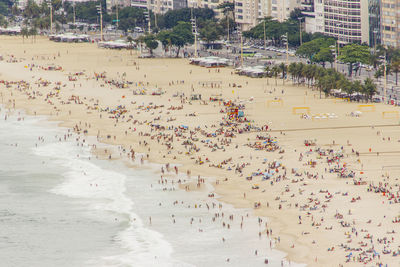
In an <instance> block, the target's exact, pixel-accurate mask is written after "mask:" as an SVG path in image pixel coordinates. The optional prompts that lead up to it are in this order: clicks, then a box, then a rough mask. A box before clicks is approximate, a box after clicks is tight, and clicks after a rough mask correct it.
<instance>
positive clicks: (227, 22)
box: [226, 16, 229, 44]
mask: <svg viewBox="0 0 400 267" xmlns="http://www.w3.org/2000/svg"><path fill="white" fill-rule="evenodd" d="M226 24H228V25H227V26H228V44H229V17H228V16H226Z"/></svg>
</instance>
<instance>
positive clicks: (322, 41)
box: [296, 37, 335, 61]
mask: <svg viewBox="0 0 400 267" xmlns="http://www.w3.org/2000/svg"><path fill="white" fill-rule="evenodd" d="M331 45H335V39H333V38H325V37H322V38H317V39H314V40H312V41H310V42H306V43H303V44H302V45H301V46H300V47H299V48H298V49H297V51H296V54H297V55H299V56H303V57H306V58H308V59H309V60H310V61H311V60H312V59H313V57H314V56H315V55H316V54H318V53H319V52H320V51H321V49H323V48H327V49H330V46H331ZM323 53H326V51H324V52H323ZM331 54H332V53H331Z"/></svg>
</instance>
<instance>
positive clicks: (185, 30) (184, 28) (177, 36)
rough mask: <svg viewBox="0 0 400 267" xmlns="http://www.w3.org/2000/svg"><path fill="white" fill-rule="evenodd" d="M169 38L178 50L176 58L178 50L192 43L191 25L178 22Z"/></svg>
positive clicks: (177, 54) (177, 53)
mask: <svg viewBox="0 0 400 267" xmlns="http://www.w3.org/2000/svg"><path fill="white" fill-rule="evenodd" d="M170 38H171V44H172V45H174V46H176V47H177V48H178V49H177V52H176V57H178V56H179V51H180V49H181V48H182V47H184V46H185V45H187V44H192V43H193V41H194V37H193V33H192V25H191V24H190V23H188V22H183V21H180V22H178V25H176V26H175V27H174V28H173V29H172V32H171V35H170Z"/></svg>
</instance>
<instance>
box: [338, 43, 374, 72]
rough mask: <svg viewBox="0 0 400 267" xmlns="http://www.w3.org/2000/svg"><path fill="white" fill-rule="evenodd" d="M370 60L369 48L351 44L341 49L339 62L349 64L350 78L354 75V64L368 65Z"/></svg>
mask: <svg viewBox="0 0 400 267" xmlns="http://www.w3.org/2000/svg"><path fill="white" fill-rule="evenodd" d="M369 59H370V51H369V47H368V46H365V45H359V44H349V45H346V46H344V47H343V48H341V49H340V55H339V60H340V61H342V62H344V63H348V64H349V76H351V75H352V73H353V64H354V63H363V64H367V63H368V62H369Z"/></svg>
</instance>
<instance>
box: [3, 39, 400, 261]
mask: <svg viewBox="0 0 400 267" xmlns="http://www.w3.org/2000/svg"><path fill="white" fill-rule="evenodd" d="M44 43H46V42H44ZM66 47H67V49H68V46H66ZM95 49H97V48H95ZM97 52H98V53H100V54H101V53H103V52H104V50H103V52H102V51H97ZM135 60H138V62H139V61H140V62H145V61H146V60H143V59H142V60H139V59H135ZM182 61H183V60H182ZM156 62H158V61H156ZM168 62H169V61H168ZM146 63H149V62H146ZM10 64H12V63H10ZM168 64H172V63H168ZM190 68H192V67H191V66H190ZM195 68H199V69H197V70H196V72H198V73H204V75H207V74H206V73H207V72H206V71H205V70H206V69H202V70H201V69H200V67H195ZM195 68H193V69H195ZM223 72H226V73H228V72H229V70H223ZM208 73H210V71H209V72H208ZM28 75H29V73H28ZM39 75H40V73H39ZM49 75H51V73H50V74H49ZM35 76H36V74H35ZM3 78H4V77H3V76H2V77H1V78H0V79H3ZM55 78H57V77H55ZM236 78H237V79H239V81H241V82H242V83H243V84H244V83H246V82H250V79H248V78H244V79H243V78H240V77H236ZM88 81H89V80H87V82H88ZM271 83H272V81H271ZM155 84H157V82H156V83H155ZM287 86H290V85H287ZM272 87H273V86H271V88H272ZM276 87H278V88H282V86H276ZM292 87H295V86H292ZM283 88H285V87H283ZM112 90H117V91H118V89H112ZM186 90H187V91H190V89H189V90H188V89H186ZM237 90H239V89H237ZM285 90H286V88H285ZM302 90H304V91H306V90H307V89H305V88H302ZM232 91H234V90H232ZM264 91H265V90H264ZM278 91H279V90H278ZM171 93H173V92H170V94H171ZM225 94H226V92H225ZM232 94H233V95H234V96H235V93H234V92H233V93H232ZM84 95H85V94H84ZM92 96H93V95H92ZM285 97H286V96H285ZM12 98H15V99H16V100H17V101H16V107H17V108H18V107H20V106H19V105H23V106H24V108H28V109H29V106H26V104H27V103H28V102H27V101H23V96H22V97H21V98H18V99H17V98H16V97H15V95H13V96H12ZM64 98H65V96H64ZM304 99H306V97H304ZM20 101H21V103H22V104H20ZM327 101H330V100H325V102H323V104H322V106H323V105H326V102H327ZM85 102H88V101H85ZM135 102H136V101H135ZM300 102H301V101H300ZM305 102H306V100H305ZM307 102H309V103H310V104H312V105H314V106H316V107H317V108H318V105H320V104H319V103H318V101H316V100H315V99H314V101H313V99H311V100H309V99H307ZM114 103H115V101H114ZM167 103H168V102H167ZM301 104H303V103H300V105H301ZM208 105H210V103H209V104H208ZM251 105H253V107H252V108H250V109H254V110H256V109H257V108H258V110H259V109H260V107H257V103H254V104H251V103H250V104H249V106H251ZM303 105H304V104H303ZM337 105H340V106H341V107H344V106H345V105H347V103H339V104H337ZM165 106H166V105H165ZM353 106H355V105H354V104H353ZM376 106H377V107H379V109H380V110H383V109H387V107H384V106H383V105H376ZM31 108H32V109H31V110H30V111H31V114H35V112H36V114H40V112H39V113H38V112H37V110H36V109H37V106H36V108H33V107H31ZM196 108H200V107H199V106H198V105H197V106H196ZM203 109H204V108H203ZM270 109H273V108H270ZM53 110H54V109H53ZM72 110H73V109H72ZM81 110H82V109H78V110H75V111H74V110H73V112H72V116H76V115H75V113H76V112H78V113H79V112H82V111H81ZM41 111H43V112H46V108H43V104H42V110H41ZM47 111H48V112H49V113H53V112H50V111H49V110H48V109H47ZM62 111H63V112H64V115H60V116H56V117H55V118H54V120H60V121H66V122H64V123H61V124H60V125H62V126H69V128H74V126H75V125H77V124H78V121H79V120H80V118H79V115H78V117H76V118H75V119H74V120H75V123H74V121H72V120H71V119H70V118H69V115H68V114H66V113H67V110H66V108H64V110H62ZM56 112H57V111H56ZM60 112H61V111H60ZM250 112H251V110H250ZM255 112H256V113H255V114H253V115H252V116H254V119H255V120H257V119H259V117H260V116H259V115H257V111H255ZM47 115H49V114H47ZM89 115H90V117H92V118H94V117H95V116H94V115H93V114H89ZM217 115H218V114H217ZM278 115H279V113H277V115H276V116H278ZM50 116H54V115H50ZM178 116H181V117H183V114H179V115H178ZM204 116H207V114H206V115H204ZM282 118H284V117H282ZM89 119H90V118H89ZM213 120H215V118H212V120H211V121H213ZM374 120H376V116H374ZM296 121H298V118H296V120H294V119H289V120H288V122H287V123H288V124H291V123H293V124H299V123H298V122H296ZM303 122H304V123H303ZM303 122H300V124H301V125H302V126H303V124H304V125H306V126H307V125H311V122H307V121H303ZM346 123H348V124H350V123H353V124H354V122H348V121H347V122H346ZM74 124H75V125H74ZM192 124H193V123H192ZM285 124H286V123H285ZM358 124H359V122H358ZM110 126H111V127H112V123H111V122H107V124H106V125H105V126H102V127H99V128H100V129H99V130H100V131H101V132H103V131H107V127H110ZM283 126H284V125H283ZM394 126H398V125H397V124H393V127H394ZM131 127H132V126H131ZM192 127H195V126H194V125H192ZM272 127H273V128H275V127H277V126H275V125H274V123H272V126H271V128H272ZM343 127H346V126H343ZM348 127H351V126H348ZM366 127H367V126H366ZM376 127H377V128H378V126H376ZM368 128H369V127H367V129H368ZM389 128H391V127H389ZM278 129H279V128H278ZM87 130H88V134H89V135H92V136H96V130H94V129H91V128H90V127H89V128H88V129H87ZM389 130H390V129H389ZM313 131H314V132H318V130H316V129H314V130H313ZM328 131H329V130H328ZM354 131H355V132H356V135H357V134H359V131H358V132H357V131H356V130H354ZM361 132H362V131H361ZM106 133H107V132H106ZM268 133H272V132H271V131H269V132H268ZM284 133H285V135H282V134H281V135H280V136H279V137H278V140H279V143H282V144H285V142H286V144H285V146H286V150H287V149H288V148H289V147H290V146H291V145H292V144H293V143H296V142H297V144H296V145H295V146H294V147H295V148H297V149H299V150H300V149H303V150H304V148H302V147H300V146H299V144H298V141H299V138H297V139H296V140H295V139H293V138H294V137H293V136H291V135H290V133H289V132H284ZM107 134H109V135H110V136H112V135H114V134H115V136H117V134H118V130H114V131H110V132H108V133H107ZM273 134H277V133H273ZM302 134H304V133H300V136H301V135H302ZM120 135H123V132H120ZM286 135H288V136H289V135H290V137H289V139H288V138H287V137H286ZM103 136H104V135H103ZM238 138H239V137H238ZM122 139H123V140H122V141H124V138H123V137H122ZM240 139H241V140H240V141H236V140H234V141H236V142H235V143H237V144H240V142H243V141H244V138H240ZM285 139H287V140H285ZM321 139H322V141H320V140H318V142H322V145H323V146H327V145H328V144H329V143H330V142H331V141H328V139H333V138H332V137H329V135H328V136H326V137H323V136H322V137H321ZM335 139H336V138H335ZM340 139H341V140H340V142H338V143H337V144H332V143H330V144H329V145H330V147H337V146H339V144H340V143H341V144H344V145H343V146H344V147H346V149H347V148H348V149H350V148H351V147H354V146H349V145H345V143H346V141H345V139H346V137H344V138H343V136H341V137H340ZM138 140H140V138H139V137H134V136H132V137H130V139H129V140H125V141H129V142H132V143H136V144H137V143H138ZM300 140H301V138H300ZM104 141H105V142H104ZM102 142H104V143H106V144H114V145H118V143H119V142H120V136H118V137H117V138H116V140H115V141H114V140H112V138H111V139H107V138H106V139H105V140H102ZM336 142H337V141H336ZM351 143H353V142H351ZM159 147H160V146H158V145H157V144H150V143H149V146H145V147H140V146H137V145H136V146H135V152H138V153H139V152H141V153H148V152H149V151H146V150H148V149H151V150H152V151H154V150H157V149H158V148H159ZM364 147H365V146H364ZM297 149H295V150H297ZM161 151H165V150H164V149H161ZM374 151H375V150H374ZM243 153H244V154H247V153H249V152H248V151H244V150H243ZM149 154H153V155H150V160H154V161H155V162H157V163H159V164H165V163H168V162H172V161H178V162H179V161H181V163H182V164H183V167H180V168H179V169H180V172H182V170H181V169H183V171H184V172H185V171H186V170H187V169H190V170H191V171H192V175H193V176H195V175H197V174H198V173H201V175H202V176H216V177H218V176H219V177H221V178H220V179H222V177H226V176H231V175H227V173H226V171H225V170H219V169H212V168H209V169H208V170H207V171H205V170H204V169H205V168H204V166H199V165H193V161H191V160H189V159H187V158H184V157H183V156H179V155H175V157H176V159H174V158H173V157H168V159H167V158H166V159H165V160H164V159H163V158H162V157H161V158H159V157H158V156H157V154H154V152H150V153H149ZM221 154H222V155H221ZM252 154H253V155H254V157H262V155H260V153H258V152H250V155H248V154H247V155H248V156H249V158H250V160H251V159H252ZM349 154H351V153H349ZM209 155H212V154H209ZM278 156H279V154H277V153H275V154H274V155H271V156H270V155H267V157H268V158H271V157H272V158H273V157H278ZM285 156H286V154H285ZM289 157H290V159H289V160H286V161H289V162H290V161H294V160H295V158H296V157H297V156H296V155H295V154H294V153H292V155H291V156H289ZM112 158H113V159H114V156H113V157H112ZM217 158H220V159H223V153H219V155H218V157H217ZM270 161H271V160H270V159H268V162H270ZM352 164H354V165H356V164H355V163H352ZM285 165H286V164H285ZM295 165H299V164H298V163H297V164H295ZM261 166H262V165H261ZM318 169H319V171H320V172H321V173H323V171H322V169H321V168H318ZM361 169H362V168H361ZM287 171H289V170H287ZM211 173H212V174H213V175H208V174H211ZM232 176H233V175H232ZM239 178H240V177H239ZM243 178H244V177H243ZM235 179H236V177H235V178H230V179H229V183H228V184H226V183H225V184H224V183H221V184H218V185H216V186H215V185H214V187H215V189H216V192H217V194H220V195H222V200H223V202H225V201H226V202H228V203H230V204H233V205H234V206H238V207H242V206H243V207H252V206H253V203H254V202H256V201H257V200H259V199H263V200H262V202H263V203H262V204H263V206H262V208H261V209H256V210H255V215H256V214H266V215H265V216H266V217H267V218H272V222H271V224H272V226H271V228H273V229H274V236H275V237H277V236H278V235H279V236H280V239H281V240H282V243H281V245H280V246H278V248H279V250H283V251H285V252H286V253H288V258H289V259H290V260H294V261H296V262H301V261H299V260H298V259H299V258H300V259H301V258H304V257H305V255H304V253H305V252H304V251H306V250H308V251H312V250H313V249H314V248H313V247H312V245H311V246H310V244H308V245H304V246H303V247H300V248H298V246H301V243H304V244H305V241H301V240H299V239H300V237H299V236H298V233H295V232H293V231H292V230H293V229H286V230H284V232H286V234H285V233H282V234H275V233H276V232H275V229H280V228H282V225H285V224H286V220H282V219H280V220H279V219H277V218H280V217H281V215H282V212H281V211H279V210H271V209H269V208H265V207H264V205H265V202H268V203H273V202H272V201H273V197H269V198H265V197H264V196H262V194H260V193H254V196H250V195H253V193H252V192H254V191H253V190H251V189H247V188H249V182H247V181H242V180H240V181H235V183H232V184H230V181H231V180H235ZM217 180H218V179H217ZM221 182H222V181H221ZM336 186H337V185H335V187H336ZM221 187H222V188H221ZM243 188H246V189H243ZM263 188H265V189H264V190H266V189H267V188H266V187H265V186H263ZM270 189H271V188H269V190H270ZM272 189H273V188H272ZM279 189H281V190H282V189H284V188H279ZM349 189H350V188H349ZM299 190H303V189H299ZM243 191H245V192H247V195H248V196H247V198H246V199H244V198H243ZM359 193H360V194H361V192H359ZM224 196H226V197H224ZM267 199H268V200H267ZM375 199H376V200H379V199H378V198H375ZM266 200H267V201H266ZM287 213H288V214H289V211H287ZM295 213H296V214H297V213H298V212H293V211H292V212H291V213H290V218H291V219H289V220H293V219H294V218H295V217H297V215H295ZM273 218H275V220H276V222H275V220H274V219H273ZM294 220H296V219H294ZM286 227H287V228H291V227H293V225H292V224H290V225H289V224H288V225H287V226H286ZM283 228H285V227H283ZM311 229H312V228H311ZM293 239H297V241H296V242H294V241H292V240H293ZM321 242H322V241H321ZM291 243H296V245H295V247H296V249H295V250H293V249H291V248H290V247H291V246H292V244H291ZM299 243H300V245H299ZM322 243H323V242H322ZM302 251H303V252H302ZM341 254H343V253H341ZM292 258H293V259H292ZM319 260H320V259H319ZM324 260H326V261H325V264H327V263H328V262H329V263H332V262H331V259H322V262H320V261H318V262H315V258H314V257H312V256H310V255H308V258H307V262H306V263H308V265H310V266H321V264H322V265H323V264H324ZM336 262H337V263H338V264H339V262H340V261H339V260H336ZM332 266H338V265H332Z"/></svg>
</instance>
